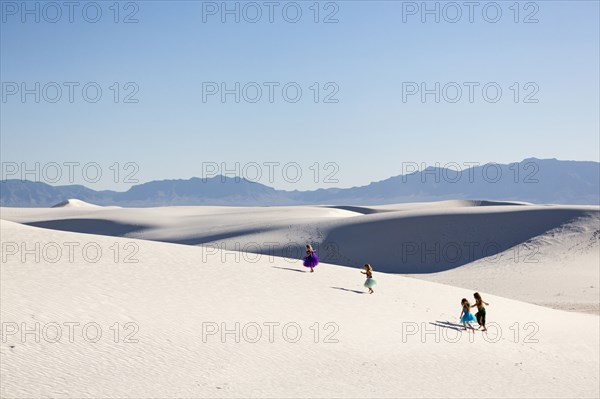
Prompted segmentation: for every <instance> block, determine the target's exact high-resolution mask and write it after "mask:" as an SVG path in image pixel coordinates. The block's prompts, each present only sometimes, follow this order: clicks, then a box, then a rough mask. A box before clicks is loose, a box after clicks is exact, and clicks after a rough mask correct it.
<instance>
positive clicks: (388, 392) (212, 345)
mask: <svg viewBox="0 0 600 399" xmlns="http://www.w3.org/2000/svg"><path fill="white" fill-rule="evenodd" d="M5 211H6V210H5V209H3V210H2V212H3V217H4V215H5ZM57 211H60V210H57ZM234 211H235V210H232V212H234ZM11 212H12V211H11ZM110 212H113V211H110ZM149 212H152V211H149ZM168 212H173V211H168ZM183 213H185V212H183ZM382 215H383V214H382ZM13 216H14V213H13ZM90 216H91V215H89V214H88V216H87V217H90ZM372 216H376V215H372ZM73 217H75V218H76V217H79V216H77V215H74V216H73ZM182 217H184V218H186V217H188V218H189V217H190V216H182ZM241 217H242V216H238V218H241ZM360 217H362V216H360ZM199 218H200V219H201V218H202V216H199ZM315 218H316V217H315ZM336 218H337V219H341V218H340V217H339V215H336ZM353 218H356V217H354V216H353ZM316 219H318V218H316ZM0 223H1V224H0V229H1V231H2V240H3V243H6V242H12V243H20V244H23V243H24V245H26V248H34V247H35V243H39V244H40V245H41V247H42V248H44V247H46V246H47V244H48V243H55V244H59V245H62V244H64V243H68V242H71V243H73V242H76V243H78V244H79V247H77V248H78V249H76V250H75V251H74V254H73V257H74V259H73V261H69V260H70V259H69V258H68V257H67V256H66V255H63V256H61V257H59V258H58V260H57V261H56V262H54V263H52V262H49V260H50V258H51V257H50V256H49V255H48V254H47V256H43V257H42V258H41V259H40V261H39V262H36V261H35V259H34V257H33V256H31V254H30V255H29V256H26V257H25V259H22V256H21V255H22V254H21V253H17V254H13V255H7V252H6V250H5V249H6V248H5V249H4V250H3V251H4V253H3V257H5V259H3V263H2V267H1V269H0V273H1V276H0V277H1V278H0V285H1V303H2V307H1V313H0V317H1V319H2V323H3V328H5V329H6V328H8V327H5V326H15V325H16V326H18V328H19V329H21V326H22V324H21V323H24V324H23V326H24V327H26V328H30V329H32V328H33V326H34V324H35V323H36V322H39V323H40V326H41V327H40V330H41V331H42V332H41V333H40V335H41V336H42V337H41V339H40V340H39V342H35V336H34V334H29V335H28V336H26V337H25V338H26V339H23V338H22V337H21V335H20V334H19V333H15V334H10V333H7V331H6V330H5V331H3V337H2V338H3V339H2V343H1V344H0V354H1V363H0V372H1V380H2V384H1V395H2V397H18V398H25V397H135V398H141V397H172V398H175V397H290V398H291V397H322V398H325V397H377V398H384V397H465V396H468V397H521V398H525V397H569V398H570V397H590V398H591V397H598V395H599V394H600V390H599V380H598V373H599V371H600V370H599V356H600V352H599V350H600V348H599V342H598V334H599V333H600V331H599V323H598V316H593V315H586V314H579V313H567V312H563V311H559V310H553V309H549V308H546V307H540V306H536V305H531V304H527V303H522V302H518V301H515V300H511V299H506V298H502V297H497V296H493V295H491V294H489V293H487V292H485V291H484V292H482V293H483V296H484V299H485V300H486V301H488V302H489V303H490V306H489V307H488V323H491V324H490V332H489V334H488V335H487V336H484V335H483V334H482V333H481V332H476V333H475V334H472V333H460V332H459V331H457V330H455V328H456V327H454V323H456V321H457V318H458V315H459V312H460V306H459V302H460V299H461V298H462V297H468V298H472V296H471V295H472V291H471V290H466V289H461V288H456V287H451V286H447V285H441V284H437V283H433V282H427V281H422V280H417V279H412V278H405V277H402V276H398V275H393V274H384V273H376V274H375V278H376V279H377V280H378V285H377V286H376V287H375V290H376V293H375V294H374V295H368V294H361V293H360V292H361V291H364V289H363V288H362V282H363V278H362V277H363V276H362V275H361V274H359V272H358V271H357V270H355V269H352V268H346V267H338V266H333V265H329V264H321V265H319V266H318V268H317V272H316V273H312V274H311V273H301V272H299V271H303V270H302V269H303V267H302V266H301V264H300V261H297V260H295V261H290V260H286V259H284V258H277V257H268V256H264V255H263V256H259V255H255V256H254V257H253V258H250V255H251V254H242V253H240V252H222V251H217V252H211V253H210V254H209V253H207V251H206V248H203V247H197V246H186V245H177V244H172V243H161V242H152V241H145V240H133V239H130V238H117V237H107V236H97V235H91V234H81V233H71V232H63V231H57V230H47V229H41V228H36V227H30V226H23V225H20V224H17V223H11V222H7V221H1V222H0ZM89 243H95V244H97V245H98V246H99V247H100V248H101V249H102V254H103V255H102V256H100V258H99V259H98V260H97V261H96V262H95V263H92V262H90V261H89V260H85V258H83V257H82V253H81V251H80V250H79V248H81V247H82V246H84V245H85V244H89ZM128 245H134V246H135V248H137V252H136V253H135V255H134V257H133V258H132V259H130V260H133V259H135V260H138V261H139V262H138V263H126V262H124V261H123V259H122V257H121V255H120V256H119V257H117V259H115V257H114V251H115V248H121V249H122V250H124V249H125V248H126V246H128ZM127 254H129V252H127ZM69 322H73V323H79V326H74V335H73V339H72V342H69V339H68V335H67V333H68V328H67V327H63V328H62V333H63V336H62V338H61V340H60V342H55V343H52V342H48V341H51V340H53V339H54V337H55V335H56V334H55V331H56V328H54V329H52V328H50V327H48V326H54V325H53V324H50V323H58V325H64V323H69ZM117 322H118V323H119V325H118V328H117V327H114V326H115V323H117ZM128 322H131V323H134V324H131V325H127V326H128V327H127V328H125V325H126V324H125V323H128ZM86 323H97V326H98V327H99V328H100V329H101V331H102V337H101V338H100V339H99V340H98V342H96V343H91V342H87V341H86V340H85V339H83V337H82V327H83V326H84V325H86ZM222 323H225V324H222ZM235 323H240V334H239V338H240V339H239V341H240V342H239V343H237V342H235V340H236V337H235ZM252 323H256V324H252ZM265 323H279V325H278V326H275V325H274V324H270V325H271V326H273V333H272V334H270V333H269V328H268V327H267V326H268V325H269V324H267V325H265ZM288 323H296V324H295V325H294V324H288ZM315 323H319V325H318V328H317V326H316V325H315ZM326 323H332V324H327V327H326ZM516 323H518V324H516ZM284 325H287V328H288V329H287V334H286V335H285V337H284V334H283V332H282V331H283V327H284ZM111 326H113V329H111ZM203 326H204V331H205V334H203ZM215 326H216V327H218V328H219V331H218V332H216V333H215V334H214V335H208V334H206V331H207V329H208V328H212V327H215ZM256 326H259V327H260V330H259V329H257V327H256ZM290 326H292V327H294V328H290ZM311 326H312V327H313V329H311ZM223 327H226V328H229V329H231V330H233V333H230V334H228V335H225V336H223V335H222V334H221V330H222V328H223ZM424 328H427V329H429V333H428V334H424V332H423V331H424ZM136 329H137V332H136V333H135V334H133V335H130V334H131V333H133V332H134V331H136ZM296 329H298V331H301V333H302V335H301V336H300V337H299V338H298V341H297V342H295V343H292V342H291V341H294V340H295V339H296ZM116 330H118V331H119V332H120V334H119V337H118V339H117V340H116V341H117V342H115V333H114V331H116ZM315 330H318V331H319V332H320V333H319V336H318V337H317V338H316V339H315V335H314V331H315ZM44 331H45V332H44ZM257 331H261V333H262V336H260V337H259V339H258V340H257V342H254V343H252V342H250V341H254V340H255V339H256V337H257V335H256V332H257ZM517 332H518V334H517ZM498 333H499V335H498ZM128 335H130V336H129V339H135V340H138V342H137V343H134V342H129V343H127V342H124V341H125V340H126V336H128ZM87 337H88V339H94V337H95V330H94V329H90V330H88V334H87ZM270 337H271V338H272V342H270V340H269V338H270ZM286 339H287V340H286ZM486 339H487V340H486ZM288 341H290V342H288ZM336 341H337V342H336Z"/></svg>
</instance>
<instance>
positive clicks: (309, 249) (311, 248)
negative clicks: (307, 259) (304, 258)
mask: <svg viewBox="0 0 600 399" xmlns="http://www.w3.org/2000/svg"><path fill="white" fill-rule="evenodd" d="M306 250H307V251H310V252H314V249H313V247H312V245H310V244H306Z"/></svg>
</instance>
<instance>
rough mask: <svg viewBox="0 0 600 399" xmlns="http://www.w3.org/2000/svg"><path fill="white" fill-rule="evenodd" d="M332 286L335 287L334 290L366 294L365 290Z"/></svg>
mask: <svg viewBox="0 0 600 399" xmlns="http://www.w3.org/2000/svg"><path fill="white" fill-rule="evenodd" d="M331 288H333V289H334V290H341V291H348V292H354V293H355V294H364V292H362V291H356V290H349V289H348V288H342V287H331Z"/></svg>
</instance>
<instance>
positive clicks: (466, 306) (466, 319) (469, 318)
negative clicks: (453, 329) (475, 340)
mask: <svg viewBox="0 0 600 399" xmlns="http://www.w3.org/2000/svg"><path fill="white" fill-rule="evenodd" d="M460 304H461V306H462V310H461V312H460V322H461V323H462V324H463V326H464V328H465V330H466V329H467V326H468V327H469V328H470V329H471V330H473V331H475V329H474V328H473V326H472V325H471V323H474V322H475V321H477V319H475V316H473V313H471V304H470V303H469V301H468V300H467V298H463V299H462V300H461V301H460Z"/></svg>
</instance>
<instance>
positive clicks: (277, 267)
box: [272, 266, 306, 273]
mask: <svg viewBox="0 0 600 399" xmlns="http://www.w3.org/2000/svg"><path fill="white" fill-rule="evenodd" d="M272 267H274V268H275V269H283V270H289V271H292V272H298V273H306V272H305V271H304V270H298V269H292V268H289V267H279V266H272Z"/></svg>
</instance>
